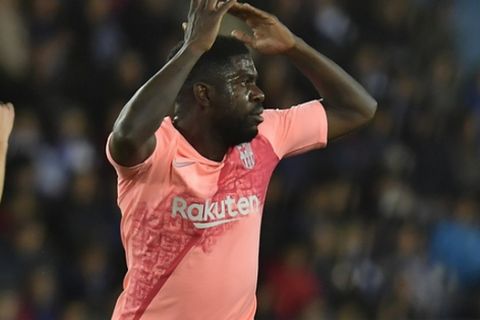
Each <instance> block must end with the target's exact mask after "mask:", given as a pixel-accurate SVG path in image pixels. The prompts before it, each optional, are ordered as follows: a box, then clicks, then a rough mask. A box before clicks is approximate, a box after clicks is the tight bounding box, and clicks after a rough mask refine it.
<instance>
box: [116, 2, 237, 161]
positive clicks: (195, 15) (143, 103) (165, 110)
mask: <svg viewBox="0 0 480 320" xmlns="http://www.w3.org/2000/svg"><path fill="white" fill-rule="evenodd" d="M235 3H236V0H229V1H226V2H219V1H218V0H191V2H190V11H189V14H188V22H187V26H186V28H185V41H184V45H183V47H182V48H181V49H180V51H179V52H178V54H176V55H175V57H173V59H171V60H170V61H169V62H168V63H167V64H166V65H165V66H164V67H163V68H162V69H161V70H160V71H159V72H158V73H157V74H155V75H154V76H153V77H152V78H151V79H150V80H148V81H147V83H145V84H144V85H143V86H142V87H141V88H140V89H139V90H138V91H137V92H136V93H135V95H134V96H133V97H132V98H131V99H130V101H128V103H127V104H126V105H125V107H124V108H123V109H122V111H121V112H120V115H119V116H118V118H117V120H116V122H115V125H114V127H113V134H112V138H111V139H110V143H109V148H110V152H111V154H112V157H113V159H114V160H115V161H116V162H117V163H119V164H120V165H123V166H134V165H136V164H139V163H142V162H143V161H145V159H147V158H148V157H149V156H150V155H151V154H152V153H153V150H154V149H155V145H156V140H155V131H156V130H157V129H158V128H159V126H160V124H161V122H162V120H163V118H164V117H165V116H166V115H167V114H169V112H170V111H171V109H172V108H173V105H174V103H175V100H176V98H177V95H178V93H179V92H180V89H181V88H182V86H183V84H184V82H185V80H186V79H187V77H188V74H189V73H190V71H191V70H192V68H193V67H194V65H195V63H196V62H197V61H198V59H199V58H200V57H201V56H202V54H203V53H205V52H206V51H207V50H209V49H210V48H211V47H212V45H213V43H214V42H215V39H216V38H217V35H218V32H219V29H220V24H221V21H222V18H223V16H224V15H225V13H226V12H227V11H228V10H229V9H230V8H231V7H232V6H233V5H234V4H235Z"/></svg>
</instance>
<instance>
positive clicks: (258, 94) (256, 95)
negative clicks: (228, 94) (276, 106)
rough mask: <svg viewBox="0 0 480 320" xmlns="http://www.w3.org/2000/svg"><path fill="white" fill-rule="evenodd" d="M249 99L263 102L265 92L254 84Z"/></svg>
mask: <svg viewBox="0 0 480 320" xmlns="http://www.w3.org/2000/svg"><path fill="white" fill-rule="evenodd" d="M250 100H251V101H252V102H255V103H263V102H264V101H265V93H263V91H262V90H261V89H260V88H259V87H257V86H254V87H253V88H252V91H250Z"/></svg>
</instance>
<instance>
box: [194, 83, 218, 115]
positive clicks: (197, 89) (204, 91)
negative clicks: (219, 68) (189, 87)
mask: <svg viewBox="0 0 480 320" xmlns="http://www.w3.org/2000/svg"><path fill="white" fill-rule="evenodd" d="M212 90H213V88H212V86H210V85H208V84H206V83H204V82H196V83H195V84H194V85H193V96H194V97H195V101H196V102H197V103H198V104H199V105H200V107H202V109H204V108H208V107H209V106H210V101H211V99H210V98H211V94H212Z"/></svg>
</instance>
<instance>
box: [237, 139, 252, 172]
mask: <svg viewBox="0 0 480 320" xmlns="http://www.w3.org/2000/svg"><path fill="white" fill-rule="evenodd" d="M237 149H238V152H239V153H240V160H242V164H243V166H244V167H245V169H248V170H251V169H253V167H254V166H255V157H254V154H253V151H252V146H251V145H250V143H242V144H240V145H238V146H237Z"/></svg>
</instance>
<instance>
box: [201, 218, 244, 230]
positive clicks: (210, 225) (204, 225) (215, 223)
mask: <svg viewBox="0 0 480 320" xmlns="http://www.w3.org/2000/svg"><path fill="white" fill-rule="evenodd" d="M238 220H240V219H239V218H234V219H226V220H220V221H213V222H195V223H194V224H193V225H194V226H195V227H196V228H197V229H208V228H213V227H216V226H220V225H222V224H227V223H230V222H233V221H238Z"/></svg>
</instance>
